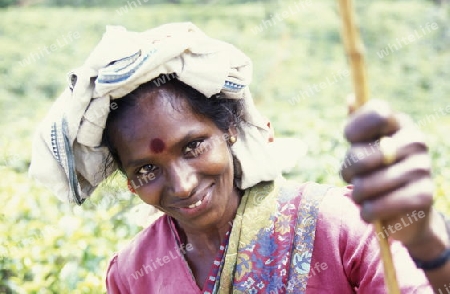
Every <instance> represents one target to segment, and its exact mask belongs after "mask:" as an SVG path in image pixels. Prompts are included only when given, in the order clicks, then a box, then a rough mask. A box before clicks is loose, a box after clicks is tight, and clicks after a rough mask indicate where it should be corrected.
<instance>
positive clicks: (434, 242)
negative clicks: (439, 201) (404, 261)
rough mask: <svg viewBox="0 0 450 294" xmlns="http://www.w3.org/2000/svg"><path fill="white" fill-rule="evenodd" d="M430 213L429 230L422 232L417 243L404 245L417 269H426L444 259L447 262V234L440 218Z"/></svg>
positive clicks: (436, 214) (434, 213) (443, 222)
mask: <svg viewBox="0 0 450 294" xmlns="http://www.w3.org/2000/svg"><path fill="white" fill-rule="evenodd" d="M432 213H433V215H432V217H431V219H430V227H429V230H427V232H424V233H423V235H422V237H421V238H420V240H418V241H417V242H414V243H413V244H409V245H406V248H407V249H408V251H409V254H410V255H411V257H412V258H413V260H415V261H416V265H417V266H418V267H425V268H426V267H428V265H433V264H437V265H438V264H441V263H442V262H443V260H444V259H445V260H447V259H446V256H445V255H446V254H445V253H446V250H447V249H448V248H450V246H449V243H450V242H449V240H450V238H449V233H448V230H447V227H446V224H445V221H444V219H443V218H442V216H441V215H440V214H438V213H437V212H432ZM447 255H448V254H447ZM444 263H445V262H444Z"/></svg>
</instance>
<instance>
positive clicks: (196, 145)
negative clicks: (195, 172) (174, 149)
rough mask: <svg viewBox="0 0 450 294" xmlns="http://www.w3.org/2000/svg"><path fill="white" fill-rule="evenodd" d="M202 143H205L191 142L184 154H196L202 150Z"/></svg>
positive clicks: (201, 141) (200, 141)
mask: <svg viewBox="0 0 450 294" xmlns="http://www.w3.org/2000/svg"><path fill="white" fill-rule="evenodd" d="M202 143H203V140H197V141H192V142H189V143H188V144H187V145H186V148H185V149H184V153H185V154H189V153H191V154H196V152H195V151H196V150H198V149H200V147H201V145H202Z"/></svg>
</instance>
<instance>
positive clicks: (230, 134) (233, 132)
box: [227, 126, 238, 145]
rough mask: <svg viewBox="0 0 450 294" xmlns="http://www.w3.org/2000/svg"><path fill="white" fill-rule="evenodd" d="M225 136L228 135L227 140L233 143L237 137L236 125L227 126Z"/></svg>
mask: <svg viewBox="0 0 450 294" xmlns="http://www.w3.org/2000/svg"><path fill="white" fill-rule="evenodd" d="M227 137H228V140H227V141H228V143H229V144H230V145H233V144H234V143H236V141H237V137H238V131H237V128H236V126H231V127H230V128H228V134H227Z"/></svg>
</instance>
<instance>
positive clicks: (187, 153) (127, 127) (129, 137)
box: [112, 87, 239, 229]
mask: <svg viewBox="0 0 450 294" xmlns="http://www.w3.org/2000/svg"><path fill="white" fill-rule="evenodd" d="M175 96H180V94H178V95H176V94H174V93H173V90H171V89H164V87H161V88H158V89H157V90H156V91H154V92H152V93H151V94H148V96H147V97H143V98H140V99H138V104H137V106H136V107H134V108H132V109H129V110H128V112H127V115H126V118H125V119H122V120H121V121H119V122H118V123H117V126H116V128H115V129H114V132H112V134H114V142H115V147H116V148H117V151H118V154H119V158H120V161H121V163H122V166H123V169H124V171H125V173H126V175H127V177H128V179H129V180H130V181H131V184H132V186H133V187H134V188H135V190H136V193H137V194H138V195H139V197H140V198H141V199H142V200H143V201H144V202H145V203H148V204H150V205H153V206H155V207H157V208H158V209H160V210H161V211H164V212H165V213H167V214H168V215H170V216H172V217H174V218H175V219H176V220H177V221H178V222H179V223H180V225H184V226H189V227H191V228H195V229H201V228H208V227H211V226H217V225H220V224H221V223H222V222H225V223H226V222H228V221H229V220H230V217H233V216H234V214H235V211H236V207H237V203H238V201H239V200H238V199H239V198H238V193H237V190H236V189H235V188H234V187H233V159H232V155H231V152H230V150H229V147H228V138H229V134H228V133H226V134H224V133H223V132H222V131H221V130H220V129H219V128H217V127H216V125H215V124H214V122H213V121H211V120H210V119H208V118H206V117H204V116H200V115H195V114H194V113H193V112H192V111H191V109H190V107H189V105H188V103H187V101H186V100H185V98H183V97H175ZM174 107H175V109H174Z"/></svg>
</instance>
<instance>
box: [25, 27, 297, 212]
mask: <svg viewBox="0 0 450 294" xmlns="http://www.w3.org/2000/svg"><path fill="white" fill-rule="evenodd" d="M161 74H167V76H165V77H164V76H162V77H161V78H167V79H170V78H171V77H174V76H176V78H177V79H179V80H180V81H182V82H184V83H186V84H188V85H190V86H191V87H193V88H195V89H197V90H198V91H199V92H201V93H203V94H204V95H205V96H206V97H211V96H213V95H215V94H217V93H221V95H222V96H225V97H226V98H233V99H244V116H243V117H242V120H243V121H242V128H241V131H239V132H238V140H237V142H236V143H235V144H234V145H233V146H232V152H233V153H234V155H235V157H236V158H237V160H238V162H239V163H240V167H241V171H242V174H241V176H240V181H239V182H238V185H239V187H240V188H241V189H246V188H248V187H251V186H253V185H255V184H257V183H259V182H261V181H268V180H273V179H275V178H276V177H277V176H279V175H280V174H281V171H282V170H283V169H285V168H286V164H288V165H292V162H293V161H292V156H294V155H293V154H292V153H291V154H290V156H291V158H290V159H291V160H282V159H280V158H279V156H280V155H281V156H286V154H280V152H283V151H280V149H279V146H278V147H276V148H275V143H268V137H269V129H268V127H267V120H266V119H264V118H263V117H262V116H261V115H260V113H259V112H258V111H257V110H256V108H255V107H254V104H253V101H252V98H251V95H250V91H249V89H248V85H249V84H250V80H251V75H252V65H251V61H250V59H249V58H248V57H247V56H246V55H245V54H244V53H242V52H241V51H240V50H238V49H237V48H235V47H234V46H232V45H230V44H228V43H225V42H222V41H219V40H215V39H212V38H210V37H208V36H206V35H205V34H204V33H203V32H202V31H200V30H199V29H198V28H197V27H196V26H195V25H193V24H192V23H173V24H167V25H163V26H160V27H157V28H154V29H151V30H148V31H145V32H130V31H127V30H125V29H124V28H122V27H116V26H110V27H107V30H106V32H105V34H104V35H103V38H102V40H101V41H100V43H99V44H98V45H97V46H96V48H95V49H94V51H93V52H92V53H91V55H90V56H89V58H88V59H87V60H86V62H85V63H84V64H83V66H81V67H80V68H77V69H75V70H73V71H72V72H71V73H70V76H69V77H70V85H69V87H68V88H67V89H66V90H65V91H64V92H63V93H62V94H61V96H59V97H58V99H57V100H56V102H55V103H54V105H53V106H52V107H51V109H50V111H49V113H48V114H47V116H46V118H45V119H44V121H43V122H42V124H41V125H40V126H39V128H38V131H37V134H36V136H35V138H34V141H33V150H32V162H31V166H30V170H29V173H30V175H31V176H32V177H33V178H36V179H37V180H38V181H40V182H42V183H43V184H44V185H45V186H47V187H49V188H50V189H51V190H52V191H53V192H54V193H55V194H56V195H57V196H58V197H59V198H60V199H62V200H67V199H68V200H69V201H73V202H76V203H77V204H81V203H82V202H83V201H84V200H85V199H86V198H87V197H88V196H89V195H90V194H91V193H92V192H93V191H94V189H95V188H96V187H97V186H98V185H99V184H100V183H101V182H102V181H103V180H104V179H105V178H106V177H108V176H109V175H110V174H111V173H112V172H114V171H115V170H116V169H117V167H116V166H110V167H108V168H106V167H105V163H106V161H107V158H108V156H109V152H108V150H107V148H106V147H104V146H101V140H102V134H103V130H104V128H105V122H106V119H107V117H108V114H109V112H110V107H111V102H112V101H113V100H114V99H118V98H121V97H123V96H124V95H126V94H128V93H130V92H131V91H133V90H134V89H136V88H137V87H138V86H139V85H141V84H143V83H145V82H148V81H150V80H152V79H154V78H156V77H158V76H160V75H161ZM161 82H162V80H161ZM275 142H278V143H281V141H279V139H277V140H275ZM269 145H270V146H269ZM291 148H292V145H291ZM299 151H300V150H299ZM299 153H301V152H299Z"/></svg>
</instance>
